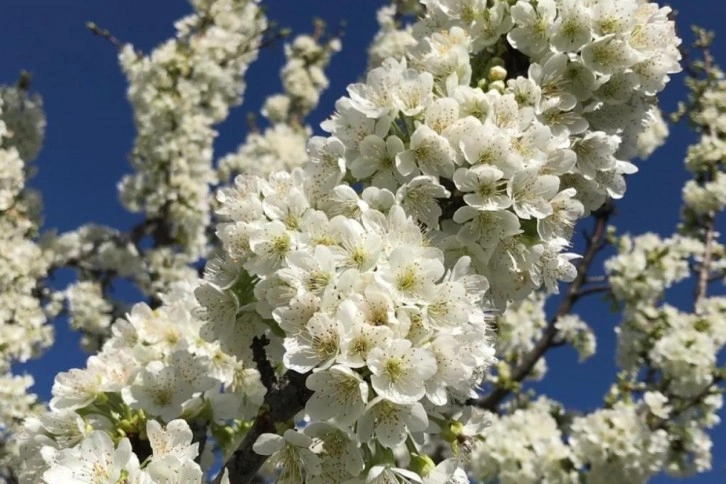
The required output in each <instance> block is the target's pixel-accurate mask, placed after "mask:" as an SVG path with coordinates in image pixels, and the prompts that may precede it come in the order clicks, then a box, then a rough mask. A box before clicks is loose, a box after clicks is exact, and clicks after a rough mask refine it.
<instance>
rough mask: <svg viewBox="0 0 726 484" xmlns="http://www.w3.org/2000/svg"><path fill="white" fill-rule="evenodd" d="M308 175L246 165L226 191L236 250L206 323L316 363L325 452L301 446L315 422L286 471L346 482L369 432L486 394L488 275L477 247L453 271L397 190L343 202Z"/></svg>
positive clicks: (224, 204) (402, 426) (238, 341)
mask: <svg viewBox="0 0 726 484" xmlns="http://www.w3.org/2000/svg"><path fill="white" fill-rule="evenodd" d="M333 141H334V140H333ZM307 183H315V181H314V179H312V178H306V177H305V176H304V172H302V171H293V172H292V173H291V174H289V173H275V174H272V175H271V176H270V177H269V179H267V180H265V179H261V178H256V177H238V178H237V179H236V181H235V187H234V188H233V189H227V190H223V191H222V192H220V194H219V200H220V202H221V207H220V210H219V212H218V215H219V216H220V217H221V218H222V219H223V222H222V223H220V225H219V226H218V228H217V233H218V235H219V237H220V238H221V240H222V244H223V247H224V251H225V255H224V256H223V257H220V258H218V259H216V260H214V261H212V262H211V263H210V265H209V266H208V271H207V274H206V275H207V279H208V282H207V284H205V285H203V286H201V287H200V288H199V289H197V291H196V295H197V298H198V300H199V302H200V304H201V311H200V313H201V315H202V317H203V318H204V319H206V320H207V328H206V329H207V331H205V334H207V335H208V336H209V337H210V339H213V340H216V341H221V342H222V348H223V349H225V350H226V351H230V352H233V353H234V354H237V355H238V356H240V357H241V358H249V357H250V352H251V349H250V348H249V345H250V341H252V338H253V336H255V335H261V334H262V332H265V333H266V336H267V337H268V338H269V339H270V340H271V343H270V345H268V347H267V352H268V355H270V357H271V358H273V360H272V361H273V365H275V366H276V365H277V364H278V361H280V360H281V362H282V365H283V367H284V368H285V369H290V370H293V371H296V372H299V373H307V372H310V371H311V370H313V373H312V374H311V375H310V376H309V377H308V378H307V381H306V385H307V387H308V388H309V389H311V390H313V391H314V392H315V393H314V394H313V396H312V398H311V399H310V400H309V401H308V402H307V406H306V408H305V410H306V413H307V415H308V416H309V417H310V418H311V419H312V421H313V423H311V424H309V426H311V427H312V426H315V427H314V428H316V429H318V430H319V431H320V434H321V436H318V438H319V439H322V440H323V441H324V445H323V448H324V450H323V451H322V453H320V452H319V453H318V454H317V458H319V459H321V460H322V462H321V463H320V465H316V466H312V465H306V464H305V459H303V458H302V457H301V456H304V455H306V452H302V453H301V452H300V451H293V449H291V448H290V446H293V447H295V446H297V447H300V443H299V442H298V440H300V442H302V441H305V439H304V438H303V437H302V436H301V437H297V436H295V437H291V438H290V439H286V442H287V443H286V444H283V443H278V444H275V445H276V446H278V447H279V448H280V449H278V451H277V452H278V453H280V452H282V455H281V456H280V458H282V457H284V458H285V459H286V460H285V462H284V464H285V466H287V467H289V469H288V470H286V471H284V472H288V471H290V469H298V468H300V466H304V467H305V472H306V473H307V474H308V475H317V476H318V477H317V479H321V480H320V482H342V481H344V480H346V479H352V478H353V477H355V476H357V475H358V474H359V473H360V472H361V471H362V470H363V467H362V462H363V461H362V457H361V456H362V454H361V452H362V450H361V448H360V444H361V443H368V442H371V445H373V444H372V443H373V442H376V443H377V444H376V445H378V446H379V447H380V446H382V447H385V448H396V447H398V446H401V445H403V444H404V443H405V442H406V441H407V439H409V436H410V435H411V434H412V433H417V432H423V431H425V430H426V429H427V428H428V425H429V418H428V415H427V411H426V410H425V407H424V405H423V404H426V406H427V407H429V408H432V410H429V412H433V415H438V418H440V419H443V418H444V417H443V415H445V414H446V415H450V414H452V413H454V412H455V411H458V410H459V408H460V406H461V403H462V402H463V401H465V400H466V399H467V398H471V397H474V396H476V393H475V392H474V391H473V389H474V388H475V387H476V385H477V384H478V382H479V381H480V380H481V378H482V376H483V374H484V372H485V370H486V369H487V367H488V366H489V364H490V363H491V361H492V360H493V353H494V348H493V346H492V344H491V343H490V335H489V330H488V327H487V321H486V318H485V315H484V312H483V311H482V308H481V303H482V300H483V295H484V292H485V290H486V289H487V282H486V279H485V278H484V277H482V276H479V275H475V274H473V273H471V268H470V258H469V257H462V258H461V259H459V260H458V262H457V263H456V264H455V265H454V266H453V267H452V268H451V270H448V271H447V270H446V269H445V266H444V254H443V252H441V251H440V250H439V249H436V248H434V247H431V246H429V245H428V243H427V241H426V239H425V238H424V236H423V234H422V233H421V230H420V228H419V227H418V226H417V225H416V223H415V221H414V220H413V219H412V218H411V217H407V216H406V214H405V213H404V211H403V209H402V208H401V207H400V206H398V205H394V199H393V197H385V196H381V194H380V191H379V190H376V189H373V188H369V189H367V190H365V191H363V193H362V195H361V196H360V197H359V196H358V194H357V193H356V192H355V191H353V189H351V188H350V187H348V186H345V185H341V186H338V187H337V188H336V189H335V191H336V192H337V193H338V196H339V197H341V199H343V198H344V199H345V200H346V206H340V205H339V204H330V203H328V200H327V199H318V200H317V201H316V200H315V199H314V198H310V197H308V196H307V195H306V194H308V193H316V192H317V191H318V190H317V189H315V188H314V187H313V186H310V185H306V184H307ZM373 207H377V208H373ZM431 406H433V407H431ZM433 408H435V410H433ZM332 424H335V426H333V425H332ZM336 426H337V427H336ZM306 432H307V430H306ZM323 436H325V437H323ZM280 439H281V438H280ZM301 439H302V440H301ZM327 439H330V440H327ZM280 442H282V441H280ZM260 445H262V444H260ZM331 446H333V447H331ZM340 446H348V447H349V450H348V451H346V452H343V451H342V448H341V447H340ZM303 447H305V449H308V447H309V445H305V446H303ZM266 448H267V447H265V449H266ZM308 452H309V449H308ZM351 453H352V454H353V455H351ZM379 454H380V452H379ZM293 457H294V459H298V460H299V461H298V460H294V459H293ZM291 459H293V460H294V461H291ZM340 459H355V461H356V462H361V465H357V464H356V465H352V464H351V465H341V464H345V462H341V461H340Z"/></svg>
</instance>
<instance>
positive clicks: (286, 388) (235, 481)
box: [214, 370, 313, 484]
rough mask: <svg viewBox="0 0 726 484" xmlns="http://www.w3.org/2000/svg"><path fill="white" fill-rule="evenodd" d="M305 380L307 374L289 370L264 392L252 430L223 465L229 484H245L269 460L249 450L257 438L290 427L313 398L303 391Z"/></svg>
mask: <svg viewBox="0 0 726 484" xmlns="http://www.w3.org/2000/svg"><path fill="white" fill-rule="evenodd" d="M307 377H308V373H305V374H300V373H297V372H295V371H292V370H289V371H287V372H286V373H285V374H284V375H282V377H281V378H280V380H279V381H278V382H277V384H276V385H274V387H273V389H272V391H268V392H267V395H265V402H264V404H263V405H262V408H261V409H260V412H259V413H258V414H257V418H256V419H255V421H254V423H253V424H252V427H251V428H250V430H249V431H248V432H247V434H246V435H245V438H244V440H242V442H241V443H240V444H239V446H238V447H237V449H236V450H235V451H234V453H232V455H231V456H230V457H229V459H227V462H225V464H224V469H227V470H228V471H229V482H230V484H248V483H250V482H252V480H253V479H254V478H255V475H256V474H257V471H258V470H259V469H260V467H261V466H262V464H264V462H265V460H266V459H267V457H268V456H266V455H259V454H257V453H255V451H254V450H252V446H253V445H254V443H255V442H256V441H257V439H258V438H259V436H260V435H262V434H265V433H278V430H279V427H280V426H281V425H291V424H292V422H291V420H292V418H293V417H294V416H295V414H297V413H298V412H299V411H300V410H302V409H303V408H305V403H306V402H307V401H308V399H309V398H310V397H311V396H312V394H313V392H311V391H310V390H308V389H307V388H306V387H305V380H306V379H307ZM224 469H222V472H220V473H219V475H218V476H217V478H216V479H215V480H214V483H215V484H219V483H220V482H221V481H222V474H223V473H224Z"/></svg>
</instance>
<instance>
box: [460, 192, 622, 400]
mask: <svg viewBox="0 0 726 484" xmlns="http://www.w3.org/2000/svg"><path fill="white" fill-rule="evenodd" d="M612 212H613V206H612V204H611V203H610V202H607V203H606V204H605V205H604V206H603V207H601V208H600V209H599V210H598V211H597V212H595V213H594V214H593V217H594V218H595V227H594V228H593V231H592V234H590V236H589V237H588V238H587V246H586V249H585V254H584V255H583V256H582V259H580V263H579V264H578V266H577V276H576V277H575V280H574V281H572V282H571V283H570V285H569V286H568V288H567V292H566V293H565V296H564V297H563V299H562V301H560V304H559V306H558V307H557V310H556V311H555V314H554V315H553V316H552V318H551V319H550V321H549V324H548V326H547V328H546V329H545V331H544V333H543V334H542V336H541V337H540V339H539V340H538V341H537V343H536V344H535V345H534V348H532V350H531V351H530V352H529V353H528V354H527V355H525V356H524V358H523V359H522V361H521V362H520V363H519V365H518V366H517V367H516V368H514V370H513V371H512V375H511V380H512V381H514V382H521V381H523V380H524V379H525V378H526V377H527V375H529V374H530V373H531V372H532V370H533V369H534V367H535V365H536V364H537V362H538V361H539V360H540V358H542V357H543V356H544V354H545V353H546V352H547V350H548V349H549V348H551V347H553V346H556V337H557V328H556V327H555V323H556V322H557V320H558V319H560V318H561V317H563V316H565V315H567V314H569V313H570V311H571V310H572V307H573V306H574V304H575V303H576V302H577V300H578V299H580V298H581V297H582V296H583V295H584V294H583V290H582V286H583V284H584V283H585V280H586V279H587V272H588V269H589V268H590V265H591V264H592V261H593V260H594V258H595V254H597V253H598V251H599V250H600V249H601V248H602V247H603V245H604V243H605V235H606V229H607V225H608V220H609V219H610V216H611V215H612ZM511 391H512V390H511V389H510V388H508V387H497V388H495V389H494V390H493V391H492V392H491V393H489V394H488V395H485V396H483V397H481V398H479V399H477V400H474V401H473V402H471V403H473V404H474V405H476V406H478V407H480V408H484V409H486V410H490V411H494V410H495V409H496V408H497V406H498V405H499V404H500V403H501V402H502V400H504V399H505V398H506V397H507V395H509V393H510V392H511Z"/></svg>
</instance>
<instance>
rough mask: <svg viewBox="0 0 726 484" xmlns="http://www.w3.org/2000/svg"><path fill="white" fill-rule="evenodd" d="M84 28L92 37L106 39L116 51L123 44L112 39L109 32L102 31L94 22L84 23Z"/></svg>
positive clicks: (114, 38)
mask: <svg viewBox="0 0 726 484" xmlns="http://www.w3.org/2000/svg"><path fill="white" fill-rule="evenodd" d="M86 28H87V29H88V30H90V31H91V33H92V34H93V35H97V36H99V37H101V38H102V39H106V40H107V41H109V42H110V43H111V44H112V45H113V46H114V47H116V48H117V49H120V48H121V47H123V46H124V43H123V42H121V41H120V40H118V39H117V38H116V37H114V36H113V34H111V32H109V31H108V30H107V29H102V28H101V27H99V26H98V25H96V24H95V23H94V22H86Z"/></svg>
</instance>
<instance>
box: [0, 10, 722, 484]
mask: <svg viewBox="0 0 726 484" xmlns="http://www.w3.org/2000/svg"><path fill="white" fill-rule="evenodd" d="M265 3H266V4H267V6H268V15H269V17H270V18H271V19H273V20H275V21H277V22H278V23H279V24H280V25H281V26H287V27H291V28H292V29H293V31H294V32H307V31H309V30H310V21H309V19H311V18H312V17H313V16H319V17H321V18H323V19H325V20H326V21H327V22H328V24H329V25H330V26H331V27H332V28H334V27H336V26H337V25H338V24H339V23H340V22H341V21H346V24H347V25H346V27H345V37H344V39H343V52H341V53H340V54H338V55H337V56H336V57H335V58H334V59H333V61H332V64H331V66H330V69H329V71H328V73H329V77H330V79H331V86H330V88H329V90H328V91H327V92H326V93H325V95H324V96H323V98H322V100H321V104H320V107H319V108H318V110H317V111H316V112H315V113H313V116H312V117H311V119H310V121H311V124H312V125H313V126H314V128H315V129H316V130H318V124H319V122H320V121H322V120H323V119H324V118H325V117H327V116H328V115H329V114H330V112H331V110H332V106H333V103H334V101H335V99H337V98H338V97H339V96H341V95H343V94H344V93H345V86H346V85H347V84H348V83H350V82H353V81H355V80H357V78H358V77H359V76H360V74H361V73H362V72H363V69H364V67H365V64H366V56H365V48H366V46H367V45H368V43H369V41H370V39H371V37H372V35H373V33H374V31H375V29H376V22H375V7H377V6H378V5H381V4H382V3H383V1H382V0H375V1H372V0H338V1H331V0H269V1H267V2H265ZM0 5H2V13H1V14H0V32H1V33H0V59H1V61H0V84H5V83H12V82H14V81H15V80H16V79H17V76H18V73H19V72H20V70H22V69H25V70H28V71H30V72H32V74H33V89H34V90H36V91H38V92H40V93H41V94H42V96H43V98H44V101H45V109H46V114H47V118H48V129H47V135H46V140H45V145H44V147H43V150H42V152H41V155H40V157H39V159H38V160H37V166H38V168H39V170H40V171H39V174H38V176H37V177H36V178H35V179H34V180H33V181H32V183H31V184H32V186H34V187H36V188H38V189H40V190H41V192H42V193H43V197H44V202H45V226H46V227H47V228H57V229H58V230H59V231H60V232H63V231H67V230H72V229H74V228H76V227H78V226H79V225H81V224H83V223H88V222H96V223H104V224H107V225H111V226H114V227H117V228H120V229H124V228H127V227H130V226H132V225H133V224H134V222H135V221H136V220H137V218H136V217H135V216H134V215H132V214H129V213H127V212H125V211H124V210H123V209H122V207H121V205H120V203H119V202H118V197H117V195H116V183H117V182H118V180H119V179H120V178H121V177H122V176H123V175H124V174H125V173H127V172H128V171H129V165H128V163H127V153H128V152H129V150H130V149H131V144H132V141H133V136H134V131H133V125H132V122H131V113H130V109H129V106H128V104H127V102H126V99H125V89H126V84H125V81H124V78H123V75H122V74H121V72H120V69H119V67H118V63H117V60H116V54H115V51H114V48H113V47H112V46H111V45H110V44H108V43H106V42H104V41H103V40H101V39H99V38H95V37H93V36H92V35H91V34H90V33H89V32H88V31H87V30H86V29H85V27H84V24H85V22H86V21H89V20H92V21H94V22H96V23H97V24H98V25H100V26H101V27H103V28H108V29H109V30H110V31H111V32H112V33H113V34H114V35H115V36H116V37H118V38H119V39H121V40H123V41H129V42H132V43H133V44H135V45H136V46H137V47H138V48H140V49H142V50H144V51H147V52H148V51H149V50H150V49H151V48H152V47H153V46H154V45H156V44H157V43H158V42H160V41H162V40H163V39H166V38H167V37H169V36H170V35H172V34H173V25H172V24H173V21H174V20H175V19H177V18H179V17H181V16H182V15H184V14H186V13H188V12H189V6H188V5H187V3H186V2H184V1H180V0H123V1H122V0H104V1H95V2H93V1H84V0H65V1H61V0H2V2H0ZM671 5H672V6H673V7H674V8H675V9H676V10H679V12H680V15H679V24H680V32H681V35H683V36H684V37H686V38H687V39H690V32H689V29H688V25H690V24H692V23H698V24H700V25H703V26H705V27H707V28H712V29H715V30H717V31H718V27H719V26H720V21H722V20H723V19H724V18H725V16H726V3H724V2H722V1H705V0H690V1H685V0H673V1H672V2H671ZM714 53H715V56H716V59H717V61H718V62H719V63H721V64H722V65H724V66H726V31H724V32H723V37H717V41H716V45H715V47H714ZM282 60H283V54H282V48H281V46H280V45H277V46H274V47H272V48H268V49H266V50H265V51H263V52H262V55H261V58H260V60H259V61H258V62H257V63H256V64H254V65H253V66H252V68H251V69H250V71H249V74H248V89H247V93H246V95H245V104H244V105H243V106H242V107H240V108H237V109H235V110H234V111H233V113H232V115H231V116H230V118H229V120H228V121H227V122H226V123H224V125H222V127H221V128H220V136H219V138H218V140H217V143H216V146H215V148H216V153H217V155H218V156H219V155H223V154H225V153H227V152H229V151H232V150H234V149H235V148H236V146H237V145H238V144H239V143H240V142H241V141H242V140H243V137H244V131H245V115H246V113H247V112H249V111H253V112H258V111H259V107H260V104H261V102H262V100H263V99H264V98H265V96H266V95H267V94H269V93H272V92H276V91H278V90H279V89H280V86H279V81H278V79H279V78H278V69H279V67H280V65H281V63H282ZM684 95H685V90H684V88H683V86H682V77H681V76H676V77H675V78H674V80H673V81H672V83H671V85H670V86H669V87H668V89H667V91H666V93H665V95H664V96H663V97H662V100H663V106H664V108H665V109H666V110H672V109H673V108H674V106H675V105H676V103H677V101H678V100H681V99H683V98H684ZM692 140H693V136H692V135H691V134H690V133H688V131H687V130H686V129H685V128H684V126H682V125H681V126H677V127H675V128H673V129H672V135H671V138H670V140H669V143H668V145H666V147H665V148H662V149H660V150H659V151H658V152H657V153H656V154H655V155H654V157H653V158H651V159H650V160H649V161H647V162H645V163H643V164H641V165H640V167H641V171H640V173H638V174H636V175H634V176H633V177H630V179H629V180H628V194H627V195H626V198H625V200H623V201H622V202H620V203H618V215H617V217H616V218H615V221H614V223H615V225H617V227H618V228H619V229H620V230H621V231H623V232H625V231H630V232H633V233H641V232H644V231H654V232H658V233H661V234H668V233H670V232H672V230H673V227H674V226H675V224H676V223H677V217H678V207H679V206H680V189H681V186H682V184H683V181H684V180H685V177H686V174H685V171H684V169H683V164H682V159H683V155H684V153H685V148H686V146H687V144H688V143H690V142H691V141H692ZM720 225H721V226H723V224H720ZM722 231H723V228H722ZM579 248H580V245H579V244H578V245H576V250H578V249H579ZM65 276H66V275H63V274H61V276H60V277H59V283H60V282H63V281H64V280H66V279H67V278H66V277H65ZM120 291H121V294H123V289H120ZM690 292H691V288H690V287H684V288H680V289H677V290H676V291H674V297H675V298H676V302H678V303H679V304H681V305H683V306H684V307H687V306H688V298H689V297H690ZM577 311H578V312H580V314H581V315H582V316H583V317H584V318H585V319H586V320H587V321H588V322H590V323H591V324H592V325H593V327H594V328H595V330H596V332H597V335H598V356H597V357H595V358H593V359H592V360H590V361H589V362H587V363H585V364H582V365H578V364H576V355H575V353H574V351H573V350H571V349H558V350H555V351H553V352H552V354H551V356H550V358H549V360H548V362H549V364H550V367H551V374H550V376H549V378H548V379H547V380H546V381H545V383H544V384H543V385H541V389H542V390H545V391H547V392H549V393H550V394H551V395H552V396H553V397H554V398H558V399H560V400H562V401H564V402H565V403H566V404H572V405H574V406H579V407H580V408H583V409H588V408H594V407H595V406H597V405H598V404H599V402H601V398H602V395H603V393H604V392H605V390H606V389H607V387H608V385H609V383H610V382H612V377H613V375H614V372H615V367H614V362H613V345H614V335H613V327H614V325H615V323H616V322H617V316H616V315H611V314H608V313H607V308H606V307H605V306H604V305H603V304H598V303H597V302H595V301H590V302H588V301H585V302H582V303H580V306H578V307H577ZM56 331H57V341H56V345H55V347H54V348H53V349H51V350H50V351H49V352H48V353H47V354H46V355H45V356H44V357H43V358H41V359H40V360H38V361H35V362H32V363H31V364H29V365H27V369H28V371H30V372H31V373H32V374H33V375H34V376H35V378H36V381H37V384H36V391H37V392H38V393H39V394H40V395H41V396H43V397H46V398H47V396H48V395H49V392H50V387H51V385H52V381H53V376H54V375H55V373H57V372H58V371H63V370H66V369H68V368H72V367H79V366H83V365H84V363H85V358H86V356H87V355H84V354H83V353H81V352H80V351H78V350H77V348H78V346H77V337H76V335H75V334H72V333H71V332H69V330H68V329H67V326H66V323H65V321H61V323H60V324H59V326H58V328H57V330H56ZM714 440H715V448H714V462H713V465H714V470H713V471H712V472H710V473H708V474H705V475H701V476H699V477H696V478H693V479H690V480H689V482H694V483H703V484H707V483H721V482H726V428H717V430H716V431H715V433H714ZM653 482H656V483H659V482H672V481H671V480H669V479H666V478H660V477H659V478H656V479H655V480H654V481H653Z"/></svg>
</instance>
